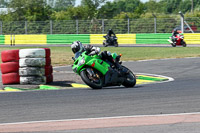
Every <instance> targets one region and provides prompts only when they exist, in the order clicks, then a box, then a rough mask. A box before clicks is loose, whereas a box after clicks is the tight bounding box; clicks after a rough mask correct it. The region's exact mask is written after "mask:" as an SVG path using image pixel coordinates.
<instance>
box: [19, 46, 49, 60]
mask: <svg viewBox="0 0 200 133" xmlns="http://www.w3.org/2000/svg"><path fill="white" fill-rule="evenodd" d="M45 57H46V51H45V49H39V48H37V49H20V50H19V58H45Z"/></svg>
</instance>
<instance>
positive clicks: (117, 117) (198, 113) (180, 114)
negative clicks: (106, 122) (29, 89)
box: [0, 112, 200, 126]
mask: <svg viewBox="0 0 200 133" xmlns="http://www.w3.org/2000/svg"><path fill="white" fill-rule="evenodd" d="M182 115H200V112H191V113H175V114H156V115H135V116H113V117H97V118H80V119H61V120H45V121H27V122H14V123H1V124H0V126H6V125H17V124H31V123H48V122H62V121H85V120H102V119H120V118H142V117H162V116H165V117H166V116H182Z"/></svg>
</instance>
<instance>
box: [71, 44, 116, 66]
mask: <svg viewBox="0 0 200 133" xmlns="http://www.w3.org/2000/svg"><path fill="white" fill-rule="evenodd" d="M71 49H72V51H73V53H74V54H75V58H78V56H79V55H80V54H81V53H82V52H84V51H86V54H88V55H95V54H99V53H100V51H101V49H100V48H99V47H94V46H92V45H86V46H83V45H82V43H81V42H80V41H75V42H73V43H72V45H71ZM100 57H101V59H102V60H104V61H106V62H108V63H109V64H110V63H111V64H110V65H115V61H114V59H113V58H112V56H111V53H110V52H109V51H103V52H101V54H100Z"/></svg>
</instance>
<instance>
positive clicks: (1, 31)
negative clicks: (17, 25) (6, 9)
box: [0, 21, 3, 35]
mask: <svg viewBox="0 0 200 133" xmlns="http://www.w3.org/2000/svg"><path fill="white" fill-rule="evenodd" d="M0 34H1V35H2V34H3V23H2V21H0Z"/></svg>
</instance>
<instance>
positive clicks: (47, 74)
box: [1, 48, 53, 84]
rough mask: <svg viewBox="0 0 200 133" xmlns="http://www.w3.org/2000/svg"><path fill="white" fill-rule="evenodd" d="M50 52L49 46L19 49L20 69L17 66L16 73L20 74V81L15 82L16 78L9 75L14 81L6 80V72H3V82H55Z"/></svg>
mask: <svg viewBox="0 0 200 133" xmlns="http://www.w3.org/2000/svg"><path fill="white" fill-rule="evenodd" d="M2 53H3V52H2ZM50 54H51V53H50V49H49V48H38V49H20V50H18V60H17V61H16V62H17V63H18V71H17V67H16V69H15V71H16V72H15V73H16V74H18V77H19V80H18V82H14V80H13V79H12V78H10V77H9V79H10V80H11V81H12V82H5V79H7V78H4V74H2V81H3V84H11V83H13V84H14V83H20V84H46V83H50V82H53V74H52V73H53V68H52V65H51V58H50ZM2 61H3V60H2ZM17 63H16V66H17ZM2 64H3V63H2ZM7 66H8V65H7ZM13 66H14V65H13ZM3 69H5V68H3ZM3 69H2V68H1V70H2V73H3V71H5V70H3ZM13 71H14V70H13ZM12 76H14V75H12ZM3 78H4V79H3Z"/></svg>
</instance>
